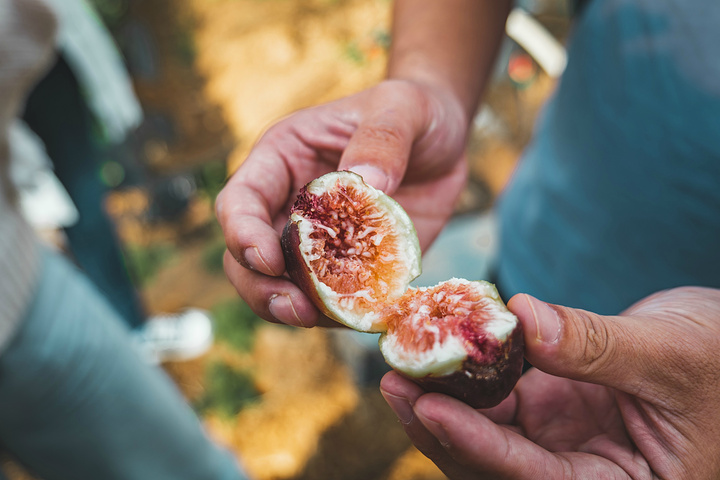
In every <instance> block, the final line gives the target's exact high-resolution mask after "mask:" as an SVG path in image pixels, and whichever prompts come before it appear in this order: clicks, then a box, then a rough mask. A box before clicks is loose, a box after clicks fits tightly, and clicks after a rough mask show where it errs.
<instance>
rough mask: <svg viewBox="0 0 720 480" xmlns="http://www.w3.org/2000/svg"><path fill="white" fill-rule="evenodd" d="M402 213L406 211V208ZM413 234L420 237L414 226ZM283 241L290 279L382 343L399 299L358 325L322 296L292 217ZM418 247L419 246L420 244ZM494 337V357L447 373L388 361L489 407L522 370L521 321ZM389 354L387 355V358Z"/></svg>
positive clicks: (432, 386)
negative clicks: (390, 311) (370, 320)
mask: <svg viewBox="0 0 720 480" xmlns="http://www.w3.org/2000/svg"><path fill="white" fill-rule="evenodd" d="M339 173H347V174H348V175H355V174H352V173H350V172H333V175H337V174H339ZM328 175H330V174H328ZM311 183H312V182H311ZM308 185H310V184H308ZM305 188H306V189H307V185H306V187H305ZM402 213H403V214H404V212H402ZM412 235H413V237H414V239H415V241H417V237H416V234H415V232H414V229H413V231H412ZM281 245H282V250H283V254H284V257H285V263H286V270H287V272H288V275H289V276H290V279H291V280H292V281H293V282H294V283H295V284H296V285H297V286H298V287H299V288H300V289H301V290H302V291H303V292H304V293H305V294H306V295H307V297H308V298H309V299H310V300H311V301H312V302H313V304H314V305H315V306H316V307H317V308H318V310H320V311H321V312H322V313H323V314H325V315H326V316H327V317H329V318H331V319H333V320H335V321H336V322H339V323H340V324H343V325H346V326H348V327H350V328H353V329H355V330H358V331H362V332H365V333H373V332H375V333H377V332H379V333H381V334H382V335H381V343H382V339H383V337H385V336H386V335H387V322H388V318H387V317H385V315H386V314H387V311H386V310H385V307H387V306H391V305H392V304H394V303H395V302H396V301H398V300H399V299H394V300H393V299H387V300H386V303H385V305H383V304H378V309H377V312H376V313H377V321H376V322H374V323H373V325H372V328H368V329H363V328H359V327H358V326H357V325H354V324H353V322H352V321H348V320H347V319H344V318H343V314H344V311H343V309H342V308H340V309H338V311H336V312H333V311H332V310H331V309H330V308H329V307H328V305H327V304H326V303H325V301H324V300H323V299H322V297H321V293H320V292H319V291H318V286H317V285H316V283H315V281H314V278H313V275H314V274H313V272H312V271H311V270H310V267H309V266H308V265H307V264H306V263H305V261H304V259H303V254H302V251H301V237H300V230H299V227H298V225H297V224H296V223H295V222H294V221H293V220H292V217H291V218H290V219H289V220H288V222H287V224H286V225H285V228H284V229H283V233H282V236H281ZM417 248H418V250H419V246H418V247H417ZM413 278H414V277H413ZM411 280H412V279H411ZM465 282H467V281H465ZM443 283H445V282H443ZM483 283H487V282H483ZM409 284H410V280H409V281H408V282H407V284H406V286H405V288H406V293H407V288H408V287H409ZM493 289H494V286H493ZM492 298H493V299H494V300H495V301H499V303H501V304H502V306H503V308H505V305H504V303H503V302H502V300H501V299H500V297H499V296H497V290H495V295H493V296H492ZM505 309H506V308H505ZM494 341H496V342H498V345H499V351H498V352H497V355H494V356H493V358H492V359H485V360H484V361H482V362H481V363H480V361H478V360H473V358H472V357H471V356H467V357H466V358H465V360H464V361H462V364H461V365H459V366H458V368H457V370H455V371H453V372H452V373H449V374H445V375H433V374H432V373H430V374H428V375H425V376H422V377H417V376H413V375H411V374H409V373H408V372H404V371H403V370H402V368H398V367H397V366H395V365H392V364H390V362H388V364H390V366H391V367H393V369H394V370H395V371H397V372H398V373H399V374H401V375H402V376H404V377H405V378H408V379H409V380H411V381H413V382H415V383H417V384H418V385H420V386H421V387H422V388H423V389H424V390H426V391H428V392H437V393H443V394H446V395H449V396H452V397H455V398H457V399H459V400H461V401H463V402H465V403H467V404H468V405H470V406H471V407H473V408H490V407H493V406H495V405H497V404H499V403H500V402H501V401H502V400H504V399H505V398H506V397H507V396H508V395H509V394H510V392H511V391H512V390H513V388H514V387H515V384H516V383H517V381H518V380H519V378H520V376H521V374H522V367H523V352H524V341H523V332H522V327H521V324H520V322H517V323H516V324H515V326H514V328H513V330H512V331H511V332H510V333H509V334H508V336H507V337H505V339H504V340H494ZM381 350H382V347H381ZM387 358H388V357H387V356H386V361H387Z"/></svg>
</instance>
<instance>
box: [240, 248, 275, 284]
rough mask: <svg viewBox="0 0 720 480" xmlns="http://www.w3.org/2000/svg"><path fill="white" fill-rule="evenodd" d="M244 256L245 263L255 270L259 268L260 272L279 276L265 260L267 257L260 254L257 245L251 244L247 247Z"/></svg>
mask: <svg viewBox="0 0 720 480" xmlns="http://www.w3.org/2000/svg"><path fill="white" fill-rule="evenodd" d="M243 256H244V257H245V263H247V265H248V266H249V267H250V268H252V269H253V270H257V271H258V272H262V273H265V274H268V275H273V276H277V275H276V274H275V272H274V271H273V270H272V268H270V267H269V266H268V264H267V262H266V261H265V259H264V258H263V257H262V255H260V250H258V248H257V247H256V246H254V245H253V246H251V247H248V248H246V249H245V251H244V252H243Z"/></svg>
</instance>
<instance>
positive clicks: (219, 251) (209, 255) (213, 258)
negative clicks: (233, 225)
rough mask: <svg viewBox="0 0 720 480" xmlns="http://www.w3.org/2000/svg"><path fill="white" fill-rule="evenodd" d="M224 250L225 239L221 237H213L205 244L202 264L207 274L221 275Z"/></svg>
mask: <svg viewBox="0 0 720 480" xmlns="http://www.w3.org/2000/svg"><path fill="white" fill-rule="evenodd" d="M225 249H226V246H225V239H224V238H223V237H222V236H217V235H213V238H212V239H210V240H208V241H207V242H206V244H205V246H204V247H203V253H202V264H203V267H204V268H205V270H206V271H207V272H208V273H212V274H213V275H220V274H223V256H224V255H225Z"/></svg>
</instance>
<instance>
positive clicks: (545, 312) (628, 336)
mask: <svg viewBox="0 0 720 480" xmlns="http://www.w3.org/2000/svg"><path fill="white" fill-rule="evenodd" d="M508 308H509V309H510V310H511V311H512V312H513V313H514V314H515V315H516V316H517V317H518V319H519V320H520V322H521V323H522V326H523V331H524V333H525V342H526V343H525V356H526V357H527V359H528V361H529V362H530V363H532V364H533V365H534V366H535V367H537V368H539V369H540V370H542V371H544V372H546V373H549V374H551V375H557V376H561V377H566V378H571V379H574V380H580V381H584V382H591V383H597V384H600V385H606V386H609V387H613V388H616V389H619V390H623V391H628V387H629V388H633V386H635V387H636V386H637V385H638V384H639V383H638V382H639V381H642V379H643V378H644V377H645V372H644V371H643V369H644V366H645V365H647V362H646V361H645V360H646V359H645V358H644V357H645V356H646V355H644V353H645V352H646V350H644V347H645V346H647V344H648V340H649V339H651V338H652V336H651V335H648V333H647V332H645V329H646V327H645V325H644V324H643V323H642V322H641V321H638V320H636V319H634V318H633V317H606V316H602V315H597V314H595V313H592V312H588V311H585V310H580V309H575V308H568V307H561V306H559V305H551V304H548V303H545V302H541V301H540V300H538V299H536V298H533V297H531V296H529V295H515V296H514V297H513V298H512V299H510V301H509V302H508Z"/></svg>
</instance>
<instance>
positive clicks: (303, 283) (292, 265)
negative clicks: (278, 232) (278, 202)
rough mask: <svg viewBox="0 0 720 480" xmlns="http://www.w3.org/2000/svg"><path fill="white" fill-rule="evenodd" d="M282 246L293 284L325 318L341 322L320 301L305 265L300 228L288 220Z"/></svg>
mask: <svg viewBox="0 0 720 480" xmlns="http://www.w3.org/2000/svg"><path fill="white" fill-rule="evenodd" d="M280 245H281V246H282V251H283V256H284V257H285V269H286V270H287V272H288V275H290V279H291V280H292V281H293V283H294V284H295V285H297V286H298V287H300V290H302V291H303V293H305V295H307V297H308V298H309V299H310V301H311V302H312V303H313V305H315V306H316V307H317V308H318V310H320V311H321V312H322V313H323V314H324V315H325V316H327V317H329V318H332V319H333V320H335V321H337V322H339V321H340V320H338V319H337V318H335V316H334V315H333V314H332V313H331V312H330V311H329V310H328V308H327V307H326V306H325V303H324V302H323V301H322V300H321V299H320V295H318V292H317V289H316V288H315V285H314V284H313V281H312V277H311V273H310V268H309V267H308V266H307V265H306V264H305V262H304V261H303V257H302V253H300V232H299V230H298V226H297V224H296V223H295V222H293V221H292V220H288V222H287V223H286V224H285V228H283V233H282V236H281V237H280ZM341 323H342V322H341Z"/></svg>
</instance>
